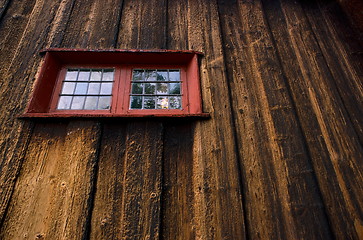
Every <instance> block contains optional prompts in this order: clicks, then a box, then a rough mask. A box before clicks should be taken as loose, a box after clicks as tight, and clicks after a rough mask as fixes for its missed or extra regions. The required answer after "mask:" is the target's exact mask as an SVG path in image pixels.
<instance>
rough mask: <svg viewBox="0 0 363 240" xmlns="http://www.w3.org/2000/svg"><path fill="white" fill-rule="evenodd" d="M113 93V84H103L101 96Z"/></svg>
mask: <svg viewBox="0 0 363 240" xmlns="http://www.w3.org/2000/svg"><path fill="white" fill-rule="evenodd" d="M111 93H112V83H102V84H101V92H100V94H101V95H111Z"/></svg>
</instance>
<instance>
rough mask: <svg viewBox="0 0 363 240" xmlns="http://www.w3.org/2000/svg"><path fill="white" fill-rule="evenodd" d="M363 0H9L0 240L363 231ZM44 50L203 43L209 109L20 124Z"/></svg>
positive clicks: (0, 96)
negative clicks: (168, 115)
mask: <svg viewBox="0 0 363 240" xmlns="http://www.w3.org/2000/svg"><path fill="white" fill-rule="evenodd" d="M353 2H355V1H342V0H339V1H330V0H310V1H303V0H301V1H289V0H271V1H270V0H257V1H242V0H180V1H173V0H136V1H135V0H106V1H101V0H55V1H49V0H20V1H15V0H0V49H1V51H0V66H1V67H0V102H1V104H0V123H1V129H0V135H1V138H0V157H1V158H0V159H1V161H0V220H1V221H0V228H1V229H0V239H34V238H35V239H183V240H184V239H208V240H209V239H233V240H234V239H309V240H310V239H363V172H362V171H363V170H362V166H363V147H362V145H363V83H362V79H363V58H362V55H361V53H362V47H363V46H362V38H361V34H359V33H357V28H356V27H357V25H356V26H351V25H349V24H350V22H349V20H348V19H353V21H356V22H358V23H359V21H360V20H359V19H360V16H359V14H357V13H356V11H352V10H350V9H355V8H352V7H351V6H353V5H352V4H353ZM340 4H341V5H342V6H343V8H340V7H339V6H340ZM356 4H357V5H355V6H357V8H358V9H359V4H360V3H359V1H357V3H356ZM343 11H345V12H346V13H348V16H344V14H343ZM358 12H359V11H358ZM357 19H358V20H357ZM358 25H359V24H358ZM358 27H359V26H358ZM46 47H66V48H90V49H112V48H126V49H183V50H184V49H191V50H197V51H201V52H203V53H204V57H202V58H201V61H200V75H201V88H202V96H203V109H204V111H205V112H209V113H210V114H211V118H210V119H209V120H185V119H178V120H165V119H164V120H158V119H153V120H151V119H140V120H135V119H118V120H107V121H106V120H102V121H101V120H98V119H93V120H86V121H81V120H63V121H59V120H52V121H47V120H45V119H43V120H42V121H38V122H37V121H35V122H34V121H21V120H18V119H17V118H16V117H17V115H18V114H20V113H22V112H23V111H24V109H25V107H26V104H27V101H28V99H29V96H30V94H31V91H32V87H33V82H34V80H35V78H36V73H37V72H38V69H39V66H40V64H41V61H42V57H41V56H39V54H38V52H39V50H40V49H42V48H46Z"/></svg>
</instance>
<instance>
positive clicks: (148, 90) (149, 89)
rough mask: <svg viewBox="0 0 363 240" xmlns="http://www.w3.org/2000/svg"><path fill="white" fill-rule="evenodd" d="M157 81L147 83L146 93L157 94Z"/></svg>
mask: <svg viewBox="0 0 363 240" xmlns="http://www.w3.org/2000/svg"><path fill="white" fill-rule="evenodd" d="M155 88H156V84H155V83H145V94H155Z"/></svg>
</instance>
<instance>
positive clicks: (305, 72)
mask: <svg viewBox="0 0 363 240" xmlns="http://www.w3.org/2000/svg"><path fill="white" fill-rule="evenodd" d="M266 8H267V9H271V12H268V14H267V16H268V19H269V22H270V25H271V28H272V33H273V36H274V38H275V40H276V43H277V47H278V50H279V53H280V55H281V59H282V66H283V68H284V71H285V73H286V76H287V81H288V82H289V86H290V88H291V92H292V97H293V99H294V101H295V104H296V108H297V113H298V115H299V119H300V122H301V127H302V129H303V131H304V135H305V137H306V140H307V144H308V148H309V151H310V155H311V160H312V164H313V166H314V170H315V172H316V177H317V180H318V182H319V187H320V190H321V192H322V195H323V199H324V203H325V206H326V209H327V214H328V216H329V222H330V224H331V225H332V227H331V229H332V231H333V233H334V235H335V236H336V237H337V238H338V239H344V238H350V239H357V238H358V236H357V232H356V229H355V228H357V230H358V232H359V231H360V230H359V225H360V220H359V219H361V218H360V217H359V215H360V214H361V213H360V212H361V210H359V209H360V207H359V206H361V203H362V201H361V199H360V196H361V195H362V194H361V193H360V191H361V189H362V186H361V183H362V180H361V178H362V174H361V168H360V167H359V166H361V160H362V156H361V147H360V144H359V141H358V138H357V135H356V134H355V131H354V128H353V126H352V124H351V123H350V120H349V118H348V117H347V113H346V110H345V108H344V106H343V104H342V102H341V98H340V96H339V94H338V92H337V89H336V88H335V84H334V83H332V82H331V79H334V78H333V77H332V75H331V72H330V70H329V68H328V66H327V62H326V60H325V59H324V55H323V54H322V53H321V50H320V48H319V45H318V43H317V42H316V39H317V38H315V37H314V35H313V32H312V29H311V28H310V26H309V22H308V20H307V19H306V17H305V15H304V11H303V9H302V8H301V6H300V5H299V4H298V3H291V2H288V1H281V5H280V4H277V5H276V6H275V7H274V6H273V5H271V4H269V3H268V2H267V1H266ZM292 13H294V14H292ZM297 23H298V24H297ZM302 46H304V47H302ZM348 152H349V153H348ZM347 175H349V177H348V176H347ZM347 178H349V180H348V179H347ZM346 184H348V185H349V186H348V185H346ZM348 189H349V190H348ZM351 194H352V195H351ZM352 206H356V207H355V208H354V207H353V208H352ZM355 226H357V227H355Z"/></svg>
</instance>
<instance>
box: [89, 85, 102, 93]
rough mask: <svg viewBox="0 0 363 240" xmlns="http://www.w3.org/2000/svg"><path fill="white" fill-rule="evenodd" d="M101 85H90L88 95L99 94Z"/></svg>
mask: <svg viewBox="0 0 363 240" xmlns="http://www.w3.org/2000/svg"><path fill="white" fill-rule="evenodd" d="M100 86H101V83H90V84H89V87H88V92H87V93H88V94H99V92H100Z"/></svg>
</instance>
